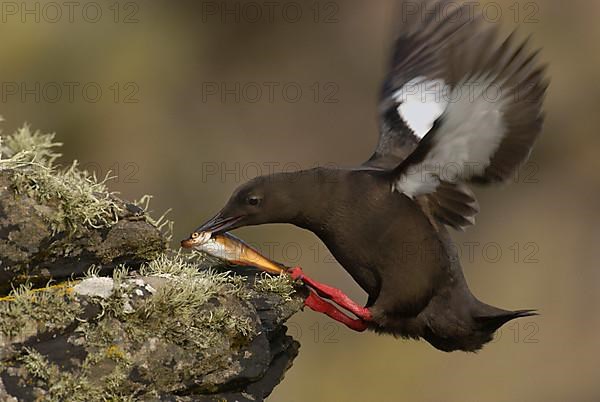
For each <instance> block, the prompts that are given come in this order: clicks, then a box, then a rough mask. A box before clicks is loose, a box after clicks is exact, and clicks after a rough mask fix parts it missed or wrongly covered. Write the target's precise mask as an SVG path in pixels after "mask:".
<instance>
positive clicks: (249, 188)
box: [196, 174, 298, 234]
mask: <svg viewBox="0 0 600 402" xmlns="http://www.w3.org/2000/svg"><path fill="white" fill-rule="evenodd" d="M294 187H295V183H294V182H293V181H292V180H289V177H287V176H285V175H282V174H279V175H271V176H262V177H257V178H255V179H253V180H251V181H249V182H247V183H245V184H243V185H241V186H240V187H238V188H237V189H236V190H235V191H234V192H233V194H232V195H231V197H230V198H229V201H227V204H226V205H225V207H223V209H222V210H221V212H219V213H218V214H217V215H215V216H214V217H213V218H212V219H210V220H208V221H207V222H206V223H204V224H203V225H201V226H200V227H199V228H198V229H196V232H198V233H201V232H211V233H214V234H219V233H224V232H227V231H230V230H233V229H237V228H240V227H243V226H252V225H260V224H264V223H289V222H292V221H293V219H294V218H295V216H296V215H297V214H298V206H297V204H296V203H294V202H292V201H293V192H294Z"/></svg>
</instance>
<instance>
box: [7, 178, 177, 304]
mask: <svg viewBox="0 0 600 402" xmlns="http://www.w3.org/2000/svg"><path fill="white" fill-rule="evenodd" d="M17 174H19V173H18V172H16V171H14V170H5V171H0V294H6V292H7V291H10V289H11V288H12V287H16V286H18V285H20V284H23V283H25V282H30V283H33V284H36V285H41V284H45V283H47V282H48V281H49V280H50V279H51V278H53V279H55V280H61V279H67V278H69V277H71V275H81V274H83V273H84V272H85V271H86V270H88V269H89V267H90V266H91V265H96V266H98V267H100V268H101V269H102V270H103V272H110V271H111V270H112V269H114V268H115V267H116V266H117V265H119V264H121V263H123V262H127V263H128V265H130V266H136V265H139V264H141V263H143V262H146V261H149V260H152V259H153V258H156V257H157V256H158V255H159V254H160V253H162V252H163V251H165V249H166V242H165V239H164V238H163V236H162V235H161V233H160V231H159V230H158V229H157V228H156V227H154V226H153V225H151V224H150V223H148V222H146V220H145V218H144V213H143V211H142V210H141V209H140V208H138V207H136V206H134V205H131V204H125V203H123V202H122V201H120V200H118V199H116V198H114V207H115V210H114V213H115V222H114V223H112V224H110V225H106V226H104V227H98V228H95V227H92V226H86V225H80V226H77V227H75V228H66V227H64V228H60V229H59V230H55V228H53V227H52V223H53V222H55V221H56V220H57V219H58V218H57V215H59V214H61V213H62V211H61V208H60V200H57V199H52V198H50V199H48V200H46V201H45V202H44V203H40V201H39V200H37V199H35V198H33V197H31V196H29V195H27V194H19V193H18V192H17V191H16V190H15V187H14V186H15V184H14V179H15V178H14V176H15V175H17Z"/></svg>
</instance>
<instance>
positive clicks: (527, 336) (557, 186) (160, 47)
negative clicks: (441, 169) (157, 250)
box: [0, 0, 600, 402]
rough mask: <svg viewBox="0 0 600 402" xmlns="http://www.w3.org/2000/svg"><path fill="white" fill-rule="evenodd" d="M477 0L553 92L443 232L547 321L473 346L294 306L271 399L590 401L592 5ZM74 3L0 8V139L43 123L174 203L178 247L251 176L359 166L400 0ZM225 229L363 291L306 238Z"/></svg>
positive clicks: (137, 193)
mask: <svg viewBox="0 0 600 402" xmlns="http://www.w3.org/2000/svg"><path fill="white" fill-rule="evenodd" d="M474 3H476V9H478V10H485V11H486V12H487V19H488V20H489V21H490V23H500V24H502V27H503V30H505V31H506V32H509V31H510V30H511V29H512V28H513V27H514V26H515V25H520V26H521V29H520V34H521V35H523V36H524V35H525V34H529V33H532V34H534V38H533V44H534V45H535V46H536V47H543V48H544V51H543V56H542V57H543V59H544V60H546V61H547V62H549V63H550V69H549V74H550V75H551V76H552V85H551V88H550V93H549V96H548V100H547V107H546V108H547V112H548V119H547V125H546V129H545V133H544V135H543V137H542V139H541V141H540V142H539V144H538V146H537V147H536V149H535V152H534V153H533V155H532V160H531V163H530V164H529V165H527V166H526V167H525V169H524V170H523V171H522V174H521V175H520V176H519V177H518V178H516V180H515V181H516V183H515V184H513V185H511V186H508V187H506V188H492V189H478V190H477V192H478V195H479V198H480V201H481V205H482V212H481V214H480V216H479V219H478V225H477V226H476V227H475V228H474V229H471V230H469V231H468V232H467V233H465V234H456V235H455V239H456V241H457V244H458V247H459V249H460V251H461V255H462V259H463V265H464V269H465V273H466V276H467V278H468V279H469V283H470V285H471V287H472V289H473V291H474V292H475V293H476V294H477V295H478V296H479V297H480V298H481V299H482V300H483V301H485V302H488V303H491V304H493V305H497V306H501V307H505V308H511V309H518V308H538V309H539V310H540V311H541V313H542V315H541V316H540V317H536V318H533V319H525V320H521V321H518V322H515V323H513V324H511V325H508V326H506V327H504V328H503V329H502V331H501V332H500V333H499V334H498V338H497V340H496V341H495V342H494V343H493V344H490V345H488V346H487V347H486V348H485V349H484V350H483V351H482V352H480V353H478V354H464V353H453V354H445V353H442V352H439V351H437V350H435V349H433V348H432V347H430V346H429V345H428V344H426V343H424V342H414V341H402V340H396V339H393V338H391V337H384V336H377V335H374V334H370V333H367V334H355V333H351V332H350V331H348V330H346V329H345V328H342V327H340V326H338V325H337V324H334V323H332V322H331V321H330V320H328V319H325V318H323V317H321V316H319V315H317V314H315V313H313V312H310V311H306V312H304V313H302V314H299V315H297V316H296V317H294V318H292V322H291V324H290V332H291V333H293V334H295V335H296V337H297V338H298V339H299V340H300V341H301V343H302V348H301V353H300V356H299V357H298V358H297V359H296V361H295V363H294V366H293V368H292V369H291V370H290V371H289V372H288V374H287V377H286V379H285V381H284V382H283V384H281V385H280V386H279V387H278V388H277V389H276V390H275V392H274V393H273V395H272V396H271V398H270V400H271V401H292V402H295V401H307V400H314V401H326V400H327V401H330V400H334V401H370V400H377V401H399V400H406V401H545V402H547V401H567V400H568V401H582V402H584V401H598V400H600V384H599V383H598V376H599V373H600V336H599V333H600V315H599V314H598V306H599V303H600V295H599V294H598V288H599V286H600V271H599V270H598V261H599V260H600V247H598V246H599V242H600V229H599V225H598V223H599V219H598V216H599V215H598V212H597V208H598V206H600V186H599V178H600V173H599V170H600V158H598V156H597V155H598V148H599V147H600V136H599V135H598V134H597V131H598V127H600V113H599V112H598V108H599V106H600V77H599V73H598V71H600V49H599V45H598V40H599V38H600V28H599V26H598V23H597V21H598V18H599V17H600V2H598V1H587V0H571V1H566V0H544V1H537V2H532V1H527V0H521V1H515V0H506V1H496V2H490V1H481V2H474ZM69 4H71V5H70V6H68V5H65V4H64V3H61V2H58V3H56V2H55V3H52V2H43V1H42V2H36V1H26V2H3V3H2V4H1V7H2V9H1V12H2V14H1V16H0V17H1V18H2V21H1V23H0V33H1V34H2V40H0V54H1V55H2V58H1V59H2V62H1V63H0V77H1V78H0V82H1V84H2V87H1V88H0V92H1V100H2V105H1V110H0V114H2V115H3V116H4V118H5V119H6V122H4V123H2V127H3V132H5V133H8V132H11V131H12V130H13V129H15V128H16V127H18V126H20V125H21V124H22V123H23V122H25V121H27V122H30V123H31V124H32V127H33V128H39V129H41V130H43V131H50V132H53V131H56V132H57V133H58V139H59V140H60V141H62V142H64V143H65V147H64V154H65V155H64V158H63V159H64V161H65V162H68V161H70V160H72V159H79V160H80V161H81V163H82V165H83V166H85V167H87V168H88V169H91V170H95V171H96V172H97V173H98V174H99V175H104V174H106V173H107V171H108V170H113V171H114V172H115V173H118V175H119V177H118V178H117V179H115V180H114V181H113V182H112V184H111V188H112V189H113V190H115V191H119V192H120V193H121V195H122V196H123V197H124V198H127V199H136V198H139V197H141V196H142V195H143V194H146V193H150V194H153V195H155V199H154V203H153V208H154V210H155V211H156V212H157V213H162V211H164V210H166V209H167V208H172V209H173V212H172V214H171V215H170V216H171V218H172V219H174V220H175V222H176V226H175V240H179V239H182V238H184V237H185V236H186V235H187V234H188V233H189V232H190V231H191V230H192V229H194V228H195V226H196V225H197V224H199V223H201V222H203V221H204V220H205V219H206V218H208V217H209V215H212V214H213V213H214V212H216V211H217V210H218V209H219V208H220V207H221V206H222V205H223V203H224V202H225V201H226V199H227V197H228V195H229V193H230V192H231V191H232V190H233V189H234V188H235V187H236V186H237V185H238V184H240V183H241V182H243V181H245V180H246V179H248V178H252V177H254V176H255V175H256V174H257V173H263V174H266V173H269V171H270V170H274V171H282V170H293V169H296V168H310V167H314V166H316V165H324V164H334V165H341V166H351V165H356V164H358V163H360V162H362V161H363V160H365V159H366V158H367V157H368V156H369V155H370V153H371V151H372V149H373V147H374V146H375V142H376V140H377V126H376V107H375V105H376V101H377V95H378V90H379V85H380V81H381V79H382V77H383V74H384V72H385V66H386V63H387V59H388V55H389V51H390V44H391V34H392V32H393V31H394V27H395V25H397V24H398V23H399V22H400V17H399V15H398V9H399V7H398V1H396V0H376V1H368V2H367V1H359V0H338V1H335V2H329V1H316V2H315V1H312V0H311V1H306V2H301V1H289V2H287V1H283V2H249V1H241V0H239V1H237V0H234V1H216V2H211V1H206V2H201V1H177V2H172V1H171V2H169V1H166V0H163V1H157V0H153V1H140V0H138V1H137V2H125V1H122V2H114V1H103V0H100V1H98V2H72V3H69ZM257 12H258V13H261V15H258V14H257ZM498 18H499V21H497V19H498ZM517 23H518V24H517ZM99 91H100V92H99ZM238 234H239V235H240V236H241V237H243V238H244V239H247V240H248V241H250V242H252V243H254V244H256V245H257V246H258V247H260V248H261V249H262V250H263V251H264V252H266V253H268V254H270V255H271V256H272V257H274V258H276V259H279V260H281V261H282V262H285V263H287V264H300V265H302V266H303V267H304V268H305V270H306V271H307V272H308V273H310V274H312V275H313V276H314V277H316V278H319V279H321V280H323V281H324V282H328V283H332V284H336V285H339V286H340V287H341V288H343V289H344V290H346V291H348V292H349V294H350V295H351V296H353V297H355V298H357V299H359V300H364V299H365V296H364V294H363V292H362V291H361V290H360V289H358V287H357V286H356V285H355V284H353V283H352V281H351V280H350V278H349V276H348V275H347V274H346V273H345V272H344V271H343V270H342V269H341V268H340V267H339V266H338V265H337V264H336V263H335V262H333V261H332V260H331V257H330V256H329V254H328V253H327V252H326V250H325V248H324V246H323V245H321V244H320V243H319V242H318V241H317V239H316V238H315V237H314V236H313V235H312V234H310V233H308V232H304V231H302V230H300V229H297V228H294V227H291V226H264V227H255V228H246V229H243V230H239V231H238ZM174 246H177V244H176V243H174ZM376 246H377V247H386V246H393V245H376ZM398 291H399V292H401V291H402V289H398Z"/></svg>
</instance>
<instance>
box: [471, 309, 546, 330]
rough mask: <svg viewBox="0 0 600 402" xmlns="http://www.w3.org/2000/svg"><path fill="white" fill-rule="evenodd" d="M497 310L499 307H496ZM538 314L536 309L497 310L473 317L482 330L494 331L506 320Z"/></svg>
mask: <svg viewBox="0 0 600 402" xmlns="http://www.w3.org/2000/svg"><path fill="white" fill-rule="evenodd" d="M498 310H499V309H498ZM536 315H539V313H538V312H537V311H536V310H517V311H505V310H499V311H498V313H496V314H491V315H485V316H479V317H474V318H475V321H476V322H477V323H478V324H479V325H480V326H481V329H482V330H484V331H496V330H497V329H498V328H500V327H501V326H503V325H504V324H506V323H507V322H509V321H511V320H514V319H517V318H523V317H531V316H536Z"/></svg>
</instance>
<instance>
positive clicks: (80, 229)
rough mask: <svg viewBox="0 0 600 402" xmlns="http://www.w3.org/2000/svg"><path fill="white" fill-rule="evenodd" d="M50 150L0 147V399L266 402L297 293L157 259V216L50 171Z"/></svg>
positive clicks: (279, 284)
mask: <svg viewBox="0 0 600 402" xmlns="http://www.w3.org/2000/svg"><path fill="white" fill-rule="evenodd" d="M53 139H54V136H53V135H49V134H41V133H39V132H36V133H32V132H31V131H30V130H29V127H27V126H25V127H23V128H22V129H21V130H18V131H17V132H16V133H14V134H13V135H11V136H8V137H6V138H4V137H3V138H0V140H1V141H0V401H2V402H4V401H51V402H54V401H69V402H78V401H86V402H87V401H90V402H94V401H217V400H218V401H223V400H232V401H234V400H235V401H260V400H262V399H264V397H265V396H267V395H268V394H269V393H270V392H271V391H272V389H273V388H274V387H275V386H276V385H277V384H278V383H279V382H280V381H281V379H282V377H283V375H284V373H285V372H286V370H287V369H288V368H289V367H290V365H291V362H292V360H293V359H294V357H295V356H296V354H297V353H298V348H299V344H298V343H297V342H296V341H294V340H293V339H292V338H291V337H289V336H287V335H286V328H285V326H284V323H285V321H286V320H287V319H288V318H289V317H290V316H291V315H292V314H294V313H295V312H297V311H298V310H300V309H301V308H302V306H303V300H304V298H305V297H306V293H305V292H306V290H305V289H302V288H298V289H296V288H295V286H294V284H293V283H292V282H291V281H290V279H289V277H288V276H287V275H284V276H274V277H271V276H266V275H264V274H263V275H261V274H258V273H257V272H256V271H252V270H250V269H248V268H244V269H243V270H241V271H238V272H237V274H234V273H232V272H229V271H227V272H222V271H218V269H219V268H218V266H219V264H221V263H218V264H215V263H209V262H208V261H206V260H204V259H203V258H202V257H198V256H194V255H191V256H182V255H180V254H175V253H173V252H169V251H167V250H166V243H167V241H166V238H167V236H166V235H165V234H163V230H162V228H163V227H164V225H165V224H168V222H166V221H165V220H163V218H164V217H163V218H161V219H158V220H153V219H152V218H150V217H148V216H146V214H145V212H144V211H145V210H147V204H146V205H145V207H139V206H136V205H134V204H127V203H125V202H123V201H121V200H119V199H118V198H117V197H115V196H114V195H113V194H111V193H110V192H109V191H108V189H107V188H106V186H105V181H98V180H97V179H96V178H95V177H94V176H93V175H90V174H89V173H87V172H85V171H81V170H79V169H78V168H77V164H76V163H73V165H71V167H70V168H67V169H61V168H57V167H55V166H54V164H53V162H54V160H55V159H56V158H57V157H58V156H59V155H58V154H57V153H56V152H55V151H54V148H55V147H56V146H57V145H59V144H57V143H55V142H54V141H53ZM142 204H143V202H142ZM161 222H162V223H161ZM231 269H232V270H235V267H233V268H231ZM134 270H135V271H134ZM50 280H52V282H49V281H50Z"/></svg>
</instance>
